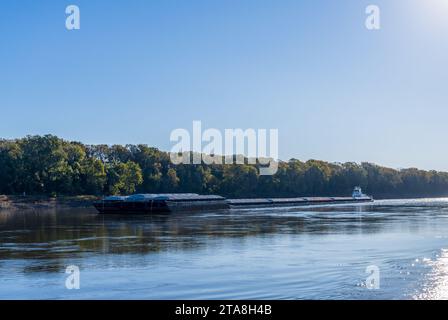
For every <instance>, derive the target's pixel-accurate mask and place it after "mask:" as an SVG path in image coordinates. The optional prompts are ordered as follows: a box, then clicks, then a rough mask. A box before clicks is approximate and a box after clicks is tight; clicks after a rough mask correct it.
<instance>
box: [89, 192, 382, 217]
mask: <svg viewBox="0 0 448 320" xmlns="http://www.w3.org/2000/svg"><path fill="white" fill-rule="evenodd" d="M371 201H373V198H372V197H370V196H367V195H365V194H363V193H362V190H361V188H360V187H355V188H354V190H353V194H352V196H351V197H300V198H259V199H226V198H224V197H221V196H217V195H199V194H197V193H166V194H135V195H131V196H111V197H106V198H104V199H103V200H101V201H96V202H94V204H93V205H94V206H95V208H96V209H97V210H98V211H99V212H100V213H167V212H176V211H206V210H214V209H232V208H245V207H248V208H251V207H259V208H262V207H280V206H304V205H322V204H338V203H358V202H371Z"/></svg>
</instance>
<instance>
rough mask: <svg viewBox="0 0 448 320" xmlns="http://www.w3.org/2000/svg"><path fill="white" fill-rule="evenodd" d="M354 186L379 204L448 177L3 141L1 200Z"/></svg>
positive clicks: (273, 192) (288, 192)
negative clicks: (188, 160) (177, 160)
mask: <svg viewBox="0 0 448 320" xmlns="http://www.w3.org/2000/svg"><path fill="white" fill-rule="evenodd" d="M355 185H360V186H361V187H363V189H364V190H365V191H366V192H367V193H369V194H371V195H373V196H375V197H422V196H445V195H448V173H447V172H436V171H423V170H418V169H402V170H394V169H390V168H385V167H380V166H377V165H375V164H371V163H362V164H360V165H359V164H356V163H343V164H339V163H328V162H324V161H318V160H309V161H306V162H302V161H299V160H296V159H291V160H289V161H288V162H281V163H280V164H279V169H278V172H277V174H275V175H273V176H260V175H259V174H258V170H257V168H256V166H254V165H205V164H201V165H174V164H172V163H171V161H170V158H169V154H168V153H167V152H162V151H159V150H158V149H156V148H151V147H148V146H146V145H127V146H121V145H114V146H107V145H84V144H81V143H78V142H68V141H65V140H62V139H59V138H58V137H55V136H51V135H47V136H28V137H26V138H23V139H17V140H0V194H22V193H23V192H26V194H47V195H86V194H91V195H102V194H129V193H134V192H145V193H160V192H196V193H214V194H220V195H224V196H228V197H257V196H260V197H261V196H266V197H293V196H310V195H349V194H351V191H352V188H353V186H355Z"/></svg>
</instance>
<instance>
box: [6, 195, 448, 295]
mask: <svg viewBox="0 0 448 320" xmlns="http://www.w3.org/2000/svg"><path fill="white" fill-rule="evenodd" d="M447 231H448V200H447V199H436V200H388V201H377V202H375V203H373V204H362V205H330V206H321V207H302V208H276V209H272V208H271V209H246V210H222V211H217V212H209V213H201V214H172V215H158V216H155V215H141V216H138V215H134V216H125V215H99V214H96V212H95V211H94V210H85V209H83V210H80V209H76V210H64V211H35V212H32V211H29V212H1V213H0V298H13V299H14V298H62V299H65V298H67V299H71V298H112V299H119V298H130V299H140V298H143V299H146V298H149V299H159V298H160V299H165V298H166V299H178V298H185V299H190V298H191V299H215V298H223V299H226V298H234V299H239V298H254V299H263V298H273V299H277V298H278V299H297V298H299V299H302V298H309V299H321V298H324V299H325V298H328V299H408V298H421V299H433V298H436V299H438V298H446V297H447V296H448V251H445V250H444V249H448V238H447V236H446V235H447ZM71 264H74V265H77V266H79V267H80V269H81V274H82V278H81V279H82V280H81V287H82V288H81V289H80V290H67V289H65V286H64V283H65V282H64V281H65V277H66V274H65V268H66V267H67V266H68V265H71ZM369 265H377V266H378V267H379V268H380V271H381V287H380V289H379V290H369V289H367V288H366V286H365V280H366V277H367V275H366V274H365V269H366V267H367V266H369Z"/></svg>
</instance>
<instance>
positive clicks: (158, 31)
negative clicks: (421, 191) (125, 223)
mask: <svg viewBox="0 0 448 320" xmlns="http://www.w3.org/2000/svg"><path fill="white" fill-rule="evenodd" d="M69 4H76V5H78V6H79V7H80V10H81V30H79V31H67V30H66V29H65V17H66V15H65V7H66V6H67V5H69ZM368 4H376V5H379V6H380V8H381V24H382V25H381V27H382V29H381V30H379V31H368V30H367V29H366V28H365V27H364V20H365V17H366V15H365V12H364V11H365V7H366V6H367V5H368ZM447 36H448V1H447V0H420V1H419V0H394V1H390V0H384V1H383V0H369V1H360V0H353V1H347V0H346V1H343V0H341V1H330V0H327V1H316V0H309V1H299V0H178V1H172V0H163V1H162V0H151V1H150V0H145V1H143V0H141V1H137V0H129V1H124V0H123V1H103V0H70V1H61V0H58V1H55V0H51V1H50V0H48V1H43V0H40V1H34V0H33V1H30V0H21V1H16V0H2V1H1V3H0V111H1V120H2V121H1V125H0V137H2V138H16V137H22V136H25V135H27V134H46V133H51V134H56V135H58V136H61V137H63V138H66V139H70V140H77V141H81V142H84V143H107V144H112V143H120V144H125V143H146V144H149V145H153V146H156V147H159V148H161V149H163V150H169V149H171V146H172V145H173V144H172V143H171V142H170V141H169V135H170V132H171V130H173V129H175V128H187V129H190V128H191V125H192V121H193V120H201V121H202V123H203V126H205V127H206V128H212V127H213V128H219V129H224V128H267V129H269V128H278V129H279V136H280V141H279V143H280V145H279V151H280V158H281V159H284V160H286V159H289V158H291V157H295V158H299V159H301V160H307V159H310V158H314V159H322V160H327V161H357V162H360V161H371V162H375V163H379V164H382V165H387V166H391V167H395V168H399V167H410V166H415V167H420V168H424V169H437V170H448V149H447V148H446V145H445V143H446V140H447V137H448V125H447V122H448V104H447V97H448V90H447V84H448V81H447V80H448V79H447V78H448V72H447V71H448V70H447V67H448V64H447V62H448V41H447Z"/></svg>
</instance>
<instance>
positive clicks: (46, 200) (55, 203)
mask: <svg viewBox="0 0 448 320" xmlns="http://www.w3.org/2000/svg"><path fill="white" fill-rule="evenodd" d="M99 199H101V197H97V196H60V197H49V196H17V195H0V212H1V211H6V210H8V211H12V210H39V209H74V208H89V207H91V206H92V203H93V201H96V200H99Z"/></svg>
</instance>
